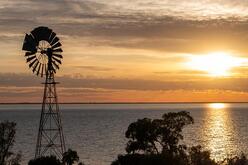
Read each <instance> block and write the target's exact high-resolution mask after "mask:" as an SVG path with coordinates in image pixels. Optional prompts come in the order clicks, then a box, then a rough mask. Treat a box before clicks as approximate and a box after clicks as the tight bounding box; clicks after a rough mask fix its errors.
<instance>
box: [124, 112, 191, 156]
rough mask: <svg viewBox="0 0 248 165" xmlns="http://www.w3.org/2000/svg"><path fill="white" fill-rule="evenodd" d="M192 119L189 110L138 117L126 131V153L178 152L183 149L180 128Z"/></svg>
mask: <svg viewBox="0 0 248 165" xmlns="http://www.w3.org/2000/svg"><path fill="white" fill-rule="evenodd" d="M193 122H194V120H193V118H192V117H191V116H190V115H189V112H185V111H182V112H177V113H172V112H170V113H165V114H164V115H163V118H162V119H154V120H152V119H148V118H144V119H139V120H137V121H136V122H134V123H131V124H130V125H129V127H128V130H127V131H126V138H128V139H129V141H128V143H127V147H126V151H127V153H132V154H134V153H139V152H143V153H146V154H154V153H156V154H159V153H170V154H178V153H180V152H182V150H185V149H186V148H185V146H184V145H179V144H178V142H179V140H182V139H183V135H182V129H183V128H184V127H185V126H186V125H189V124H193Z"/></svg>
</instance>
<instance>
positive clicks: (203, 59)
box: [187, 52, 247, 77]
mask: <svg viewBox="0 0 248 165" xmlns="http://www.w3.org/2000/svg"><path fill="white" fill-rule="evenodd" d="M244 62H247V60H246V59H244V58H240V57H234V56H231V55H230V54H228V53H225V52H214V53H210V54H207V55H199V56H191V58H190V60H189V62H188V63H187V65H188V67H190V68H192V69H194V70H200V71H204V72H207V73H208V74H209V75H210V76H214V77H221V76H229V75H230V74H231V73H230V70H231V69H232V68H234V67H238V66H242V65H243V63H244Z"/></svg>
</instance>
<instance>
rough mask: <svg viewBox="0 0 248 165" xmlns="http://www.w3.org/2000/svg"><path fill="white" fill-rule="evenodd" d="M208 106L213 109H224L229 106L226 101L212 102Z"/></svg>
mask: <svg viewBox="0 0 248 165" xmlns="http://www.w3.org/2000/svg"><path fill="white" fill-rule="evenodd" d="M208 107H209V108H211V109H224V108H227V107H228V104H225V103H210V104H208Z"/></svg>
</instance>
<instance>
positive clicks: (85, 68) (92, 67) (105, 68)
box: [75, 65, 113, 72]
mask: <svg viewBox="0 0 248 165" xmlns="http://www.w3.org/2000/svg"><path fill="white" fill-rule="evenodd" d="M75 67H76V68H80V69H82V70H90V71H102V72H104V71H111V70H113V68H108V67H101V66H83V65H80V66H75Z"/></svg>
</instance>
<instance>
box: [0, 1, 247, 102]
mask: <svg viewBox="0 0 248 165" xmlns="http://www.w3.org/2000/svg"><path fill="white" fill-rule="evenodd" d="M38 26H48V27H49V28H51V29H53V30H54V31H55V32H56V33H57V35H58V36H59V38H60V40H61V43H62V45H63V46H62V49H63V51H64V52H63V64H62V66H60V68H61V69H60V70H59V71H58V72H57V74H56V80H57V81H59V82H60V84H59V85H58V86H57V91H58V94H59V101H60V102H246V101H248V83H247V82H248V76H247V74H248V46H247V43H248V1H246V0H235V1H233V0H199V1H196V0H180V1H179V0H132V1H129V0H118V1H116V0H32V1H31V0H22V1H20V0H0V50H1V52H0V102H11V103H14V102H41V99H42V95H43V86H42V84H41V82H43V81H44V78H41V77H37V76H35V75H34V74H33V73H32V71H31V69H29V68H28V64H27V63H26V61H25V57H24V53H25V52H24V51H22V44H23V39H24V36H25V33H29V32H30V31H31V30H33V29H34V28H35V27H38Z"/></svg>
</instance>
